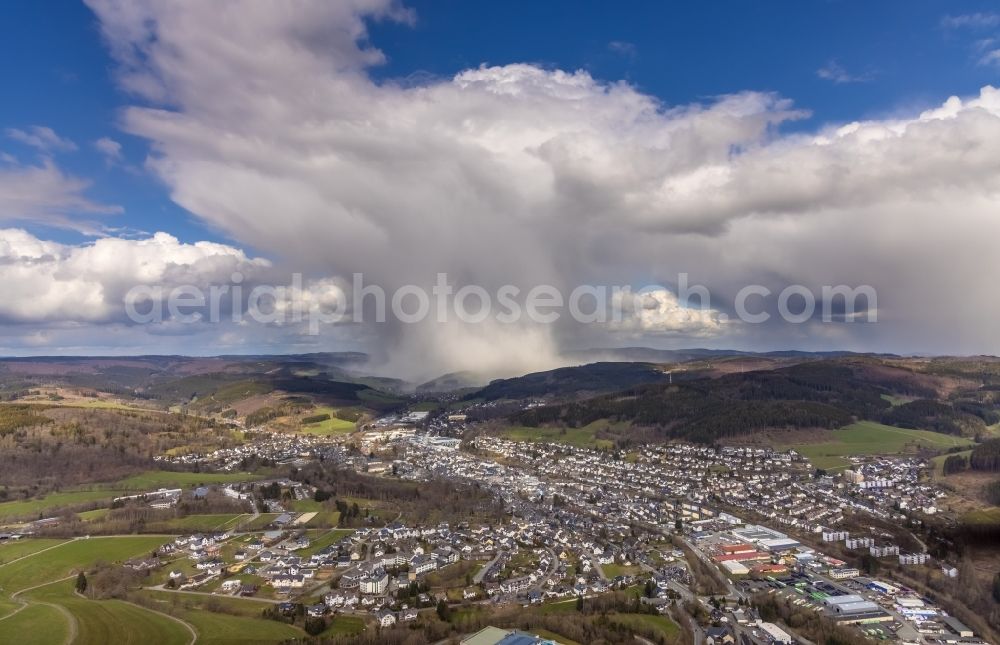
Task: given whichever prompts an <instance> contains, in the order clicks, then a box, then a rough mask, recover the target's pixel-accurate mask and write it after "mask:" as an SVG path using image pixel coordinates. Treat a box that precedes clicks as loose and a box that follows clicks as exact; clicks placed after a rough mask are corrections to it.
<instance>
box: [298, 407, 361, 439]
mask: <svg viewBox="0 0 1000 645" xmlns="http://www.w3.org/2000/svg"><path fill="white" fill-rule="evenodd" d="M310 414H311V415H321V414H328V415H330V418H329V419H326V420H323V421H318V422H316V423H307V424H303V426H302V432H306V433H308V434H317V435H321V436H324V437H326V436H330V435H338V434H350V433H352V432H354V429H355V424H354V422H353V421H345V420H344V419H338V418H337V410H335V409H334V408H330V407H318V408H316V409H315V410H314V411H313V412H311V413H310Z"/></svg>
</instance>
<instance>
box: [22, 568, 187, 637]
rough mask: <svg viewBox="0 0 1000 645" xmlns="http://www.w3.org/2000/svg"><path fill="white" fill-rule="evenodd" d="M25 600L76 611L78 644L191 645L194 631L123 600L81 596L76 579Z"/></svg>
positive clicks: (35, 592) (37, 591)
mask: <svg viewBox="0 0 1000 645" xmlns="http://www.w3.org/2000/svg"><path fill="white" fill-rule="evenodd" d="M25 599H27V600H32V601H42V602H47V603H52V604H54V605H58V606H60V607H63V608H64V609H66V610H67V611H68V612H69V613H70V614H72V616H73V619H75V621H76V626H77V630H78V634H77V638H76V640H75V641H73V642H74V645H91V644H92V645H103V644H105V643H128V644H131V645H148V644H149V643H165V644H166V645H187V643H190V642H191V632H189V631H188V630H187V629H186V628H185V627H184V626H183V625H181V624H180V623H178V622H176V621H174V620H171V619H170V618H167V617H166V616H163V615H161V614H158V613H156V612H153V611H149V610H148V609H144V608H142V607H139V606H137V605H133V604H131V603H128V602H124V601H122V600H91V599H89V598H82V597H80V596H77V595H76V594H75V593H73V581H72V580H62V581H59V582H55V583H52V584H49V585H46V586H44V587H41V588H39V589H35V590H32V591H31V592H29V593H27V594H25ZM30 606H35V605H30ZM30 606H29V608H30ZM25 611H27V610H25ZM63 620H65V617H63Z"/></svg>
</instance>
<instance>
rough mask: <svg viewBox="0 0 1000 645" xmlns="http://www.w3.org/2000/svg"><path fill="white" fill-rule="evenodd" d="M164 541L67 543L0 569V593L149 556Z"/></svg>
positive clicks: (150, 538)
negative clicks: (99, 564) (87, 568)
mask: <svg viewBox="0 0 1000 645" xmlns="http://www.w3.org/2000/svg"><path fill="white" fill-rule="evenodd" d="M166 541H167V538H164V537H162V536H133V535H129V536H122V537H109V538H101V537H94V538H90V539H84V540H70V541H68V542H66V543H65V544H62V545H60V546H57V547H56V548H54V549H50V550H48V551H46V552H44V553H36V554H35V555H33V556H32V557H30V558H24V559H23V560H18V561H17V562H10V563H8V564H4V565H0V590H2V591H3V593H4V594H5V595H10V594H12V593H14V592H16V591H19V590H22V589H27V588H28V587H32V586H35V585H40V584H45V583H47V582H53V581H55V580H59V579H60V578H65V577H66V576H68V575H70V574H71V573H73V572H74V571H76V570H77V569H79V568H81V567H85V566H89V565H91V564H93V563H94V562H97V561H98V560H104V561H105V562H119V561H123V560H127V559H129V558H133V557H135V556H138V555H144V554H148V553H151V552H152V551H153V550H154V549H155V548H156V547H158V546H160V545H161V544H163V543H164V542H166Z"/></svg>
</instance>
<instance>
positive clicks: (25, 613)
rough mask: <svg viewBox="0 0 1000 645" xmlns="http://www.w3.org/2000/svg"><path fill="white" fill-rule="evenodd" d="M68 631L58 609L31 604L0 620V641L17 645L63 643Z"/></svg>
mask: <svg viewBox="0 0 1000 645" xmlns="http://www.w3.org/2000/svg"><path fill="white" fill-rule="evenodd" d="M69 629H70V628H69V622H68V621H67V620H66V618H65V616H63V614H62V612H61V611H59V609H58V608H56V607H52V606H49V605H39V604H31V605H28V606H27V607H25V608H24V609H22V610H21V611H19V612H17V613H16V614H14V615H13V616H10V617H8V618H4V619H2V620H0V640H2V641H3V642H5V643H18V644H19V645H53V644H54V643H65V642H66V639H67V638H68V637H69ZM15 634H16V636H15Z"/></svg>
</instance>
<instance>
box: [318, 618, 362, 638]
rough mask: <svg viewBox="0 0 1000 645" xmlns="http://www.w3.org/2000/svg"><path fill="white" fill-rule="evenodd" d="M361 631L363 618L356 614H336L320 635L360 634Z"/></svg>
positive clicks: (334, 636) (328, 636)
mask: <svg viewBox="0 0 1000 645" xmlns="http://www.w3.org/2000/svg"><path fill="white" fill-rule="evenodd" d="M363 631H365V621H364V620H362V619H360V618H358V617H357V616H337V617H336V618H333V619H332V620H331V621H330V625H329V626H328V627H327V628H326V631H325V632H323V633H322V636H323V637H326V638H330V637H333V638H336V637H337V636H350V635H352V634H360V633H361V632H363Z"/></svg>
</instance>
